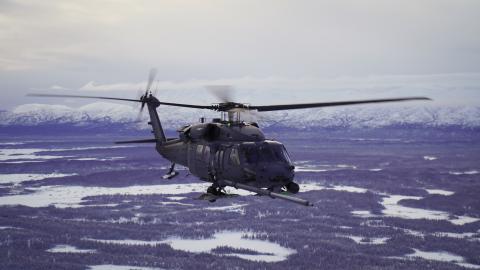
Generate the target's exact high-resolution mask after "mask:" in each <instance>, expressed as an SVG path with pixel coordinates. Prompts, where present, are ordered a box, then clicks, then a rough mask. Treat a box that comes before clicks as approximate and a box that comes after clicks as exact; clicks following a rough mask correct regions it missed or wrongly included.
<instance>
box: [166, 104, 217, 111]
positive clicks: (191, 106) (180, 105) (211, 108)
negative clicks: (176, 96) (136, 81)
mask: <svg viewBox="0 0 480 270" xmlns="http://www.w3.org/2000/svg"><path fill="white" fill-rule="evenodd" d="M159 103H160V104H161V105H167V106H175V107H185V108H194V109H208V110H215V107H213V106H211V105H194V104H182V103H171V102H159Z"/></svg>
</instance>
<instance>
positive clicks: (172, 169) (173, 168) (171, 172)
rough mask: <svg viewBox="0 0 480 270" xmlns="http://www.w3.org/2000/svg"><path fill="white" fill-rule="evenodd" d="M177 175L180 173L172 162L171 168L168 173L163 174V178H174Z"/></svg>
mask: <svg viewBox="0 0 480 270" xmlns="http://www.w3.org/2000/svg"><path fill="white" fill-rule="evenodd" d="M177 175H178V172H177V171H175V163H172V165H171V166H170V169H169V170H168V172H167V174H165V175H164V176H163V179H172V178H174V177H175V176H177Z"/></svg>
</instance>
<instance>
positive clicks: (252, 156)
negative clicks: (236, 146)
mask: <svg viewBox="0 0 480 270" xmlns="http://www.w3.org/2000/svg"><path fill="white" fill-rule="evenodd" d="M241 150H242V151H241V152H242V155H244V156H245V159H246V161H247V163H250V164H255V163H257V162H272V161H273V162H275V161H280V162H286V163H289V164H290V163H291V161H290V157H289V155H288V153H287V150H286V149H285V147H284V146H283V145H281V144H278V143H275V144H269V143H261V144H245V145H242V147H241Z"/></svg>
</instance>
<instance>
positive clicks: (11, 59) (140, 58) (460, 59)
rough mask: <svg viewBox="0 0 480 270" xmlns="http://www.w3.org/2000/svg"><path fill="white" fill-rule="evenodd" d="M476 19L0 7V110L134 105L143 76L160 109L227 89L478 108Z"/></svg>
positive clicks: (401, 12) (450, 11)
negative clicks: (154, 71) (151, 74)
mask: <svg viewBox="0 0 480 270" xmlns="http://www.w3.org/2000/svg"><path fill="white" fill-rule="evenodd" d="M478 18H480V1H477V0H450V1H444V0H422V1H413V0H412V1H384V0H365V1H355V0H351V1H345V0H340V1H278V0H275V1H273V0H272V1H153V0H152V1H121V0H115V1H114V0H109V1H107V0H106V1H61V0H58V1H55V0H49V1H33V0H31V1H29V0H11V1H9V0H0V91H1V93H2V98H1V99H0V108H1V109H11V108H12V107H14V106H16V105H18V104H23V103H34V102H47V103H56V104H60V103H62V102H64V100H48V99H47V100H40V99H34V98H25V97H24V95H25V93H27V92H50V93H70V94H102V95H113V96H119V97H120V96H122V97H136V96H137V92H138V90H139V88H142V87H143V84H144V83H145V80H146V77H147V74H148V70H149V69H150V68H151V67H157V68H158V71H159V72H158V77H157V78H158V79H159V82H158V88H160V92H161V94H160V95H161V97H162V98H163V99H164V100H168V101H182V102H185V101H189V102H193V101H198V100H199V99H201V101H205V102H208V101H215V99H214V98H211V97H206V95H205V92H206V91H205V90H204V89H203V86H204V85H208V84H231V85H233V86H234V87H235V88H237V89H238V90H239V91H238V94H239V95H240V96H239V97H237V100H238V101H246V102H255V103H257V104H269V103H273V102H275V103H285V102H290V101H296V102H303V101H312V100H313V99H315V100H316V99H319V100H340V99H345V98H348V99H357V98H369V97H372V98H375V97H389V96H405V95H406V96H410V95H429V96H432V97H433V98H435V99H436V100H438V101H439V102H442V103H452V104H465V103H466V104H479V100H480V91H479V89H480V23H479V19H478ZM285 98H288V100H283V99H285ZM66 102H69V103H68V104H71V105H72V106H75V105H79V104H81V103H85V102H81V103H77V101H71V100H69V101H66Z"/></svg>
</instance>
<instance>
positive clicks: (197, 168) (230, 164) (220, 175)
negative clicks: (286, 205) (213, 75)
mask: <svg viewBox="0 0 480 270" xmlns="http://www.w3.org/2000/svg"><path fill="white" fill-rule="evenodd" d="M155 76H156V70H155V69H152V70H151V71H150V74H149V78H148V83H147V86H146V90H145V93H144V94H143V95H142V96H141V97H140V98H139V99H128V98H115V97H103V96H83V95H62V94H28V96H34V97H58V98H89V99H106V100H118V101H129V102H137V103H140V104H141V105H140V113H141V112H142V111H143V110H144V108H145V106H146V108H147V110H148V114H149V118H150V121H149V122H148V124H149V125H150V126H151V129H152V133H153V138H152V139H143V140H131V141H120V142H116V143H117V144H130V143H155V149H156V151H157V152H158V153H159V154H160V155H161V156H162V157H163V158H165V159H167V160H168V161H170V162H171V166H170V168H169V170H168V172H167V173H166V174H165V175H164V176H163V178H164V179H172V178H174V177H176V176H177V175H178V172H177V171H175V166H176V165H177V164H179V165H182V166H184V167H186V168H188V169H189V171H190V173H191V174H192V175H194V176H196V177H198V178H199V179H200V180H203V181H206V182H210V183H211V186H210V187H208V189H207V193H206V195H208V200H209V201H211V202H214V201H215V200H216V199H217V198H220V197H222V196H225V195H227V194H226V193H225V189H224V188H225V187H227V186H230V187H233V188H236V189H243V190H247V191H250V192H253V193H256V194H258V195H264V196H268V197H271V198H278V199H283V200H286V201H290V202H294V203H297V204H301V205H305V206H313V204H312V203H311V202H310V201H308V200H304V199H302V198H299V197H295V196H293V194H297V193H298V192H299V191H300V186H299V184H298V183H295V182H294V176H295V166H294V164H293V162H292V160H291V158H290V156H289V154H288V152H287V149H286V148H285V146H284V145H283V144H282V143H281V142H278V141H275V140H269V139H267V138H266V137H265V134H264V133H263V132H262V130H261V129H260V127H259V125H258V123H256V122H245V121H243V120H242V117H241V115H242V113H249V112H252V111H253V112H269V111H282V110H295V109H306V108H323V107H332V106H346V105H356V104H368V103H384V102H399V101H411V100H431V99H429V98H427V97H404V98H389V99H369V100H354V101H337V102H319V103H302V104H282V105H265V106H256V105H250V104H246V103H238V102H233V101H231V100H229V98H227V97H226V96H225V95H222V94H220V93H219V94H218V96H219V97H220V98H221V99H223V100H222V102H220V103H214V104H210V105H195V104H183V103H171V102H164V101H160V100H159V99H158V98H157V97H156V96H155V95H154V93H152V91H151V86H152V83H153V81H154V80H155ZM160 106H176V107H184V108H192V109H205V110H213V111H217V112H220V117H219V118H214V119H212V121H211V122H206V121H205V118H203V117H202V118H201V120H200V123H195V124H189V125H185V126H183V127H180V128H179V129H178V130H177V132H178V137H177V138H167V137H166V136H165V132H164V129H163V127H162V123H161V121H160V118H159V115H158V112H157V108H158V107H160Z"/></svg>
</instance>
